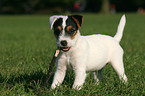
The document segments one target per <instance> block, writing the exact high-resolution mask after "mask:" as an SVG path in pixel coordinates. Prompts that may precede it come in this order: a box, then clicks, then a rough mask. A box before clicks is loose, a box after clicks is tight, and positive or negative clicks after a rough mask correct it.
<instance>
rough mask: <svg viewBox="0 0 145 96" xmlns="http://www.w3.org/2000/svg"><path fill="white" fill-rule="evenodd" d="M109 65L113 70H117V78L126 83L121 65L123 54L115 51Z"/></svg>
mask: <svg viewBox="0 0 145 96" xmlns="http://www.w3.org/2000/svg"><path fill="white" fill-rule="evenodd" d="M111 65H112V67H113V68H114V70H115V71H116V72H117V74H118V76H119V79H120V80H121V81H123V83H124V84H127V77H126V75H125V71H124V65H123V54H118V53H117V52H116V53H115V54H114V56H113V58H112V60H111Z"/></svg>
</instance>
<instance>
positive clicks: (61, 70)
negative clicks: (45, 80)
mask: <svg viewBox="0 0 145 96" xmlns="http://www.w3.org/2000/svg"><path fill="white" fill-rule="evenodd" d="M66 68H67V64H66V57H65V56H63V55H61V56H60V57H59V59H58V62H57V69H56V72H55V75H54V78H53V83H52V85H51V88H52V89H55V88H56V86H59V85H60V84H61V83H62V82H63V80H64V77H65V73H66Z"/></svg>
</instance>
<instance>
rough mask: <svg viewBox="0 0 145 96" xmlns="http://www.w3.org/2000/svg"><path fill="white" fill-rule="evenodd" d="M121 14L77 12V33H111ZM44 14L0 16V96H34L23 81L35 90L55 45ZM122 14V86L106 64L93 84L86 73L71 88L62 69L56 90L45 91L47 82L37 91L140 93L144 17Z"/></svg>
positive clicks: (144, 76)
mask: <svg viewBox="0 0 145 96" xmlns="http://www.w3.org/2000/svg"><path fill="white" fill-rule="evenodd" d="M121 15H122V14H116V15H103V14H83V16H84V23H83V25H82V29H81V30H80V31H81V34H82V35H90V34H107V35H111V36H114V34H115V33H116V29H117V26H118V23H119V20H120V18H121ZM49 16H50V15H48V16H47V15H20V16H19V15H18V16H17V15H16V16H10V15H8V16H0V94H1V95H7V96H12V95H14V96H15V95H20V96H21V95H27V96H29V95H36V94H35V90H34V89H31V88H29V87H28V85H33V86H35V87H36V88H37V89H38V88H39V87H40V85H41V84H42V82H43V81H44V79H45V77H46V75H47V69H48V66H49V63H50V61H51V58H52V56H53V53H54V50H55V48H56V43H55V38H54V36H53V32H52V31H51V30H50V28H49V24H48V19H49ZM126 18H127V23H126V27H125V30H124V35H123V38H122V41H121V42H120V44H121V46H122V47H123V49H124V66H125V72H126V75H127V77H128V82H129V84H128V86H125V85H123V84H122V83H120V81H119V79H118V76H117V74H116V72H115V71H114V70H113V68H112V67H111V65H109V64H108V65H107V66H105V67H104V71H103V74H104V79H105V81H104V82H103V83H101V84H100V85H98V86H97V85H95V84H94V83H93V76H92V74H90V75H89V76H88V77H87V79H86V82H85V84H84V87H83V89H82V90H80V91H76V90H71V87H72V84H73V80H74V74H73V72H72V71H70V70H67V74H66V78H65V80H64V82H63V84H62V85H61V86H60V87H59V88H58V89H57V90H53V91H49V87H50V86H46V87H45V88H44V89H43V91H44V92H42V93H41V94H40V95H50V96H52V95H55V96H62V95H65V96H74V95H76V96H82V95H84V96H93V95H101V96H102V95H104V96H107V95H110V96H113V95H129V96H133V95H134V96H137V95H138V96H143V95H145V15H141V14H135V13H128V14H126ZM54 72H55V70H54ZM51 81H52V78H51ZM51 81H50V82H49V83H51Z"/></svg>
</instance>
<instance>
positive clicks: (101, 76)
mask: <svg viewBox="0 0 145 96" xmlns="http://www.w3.org/2000/svg"><path fill="white" fill-rule="evenodd" d="M93 76H94V82H95V83H96V84H97V85H98V84H99V81H101V82H103V81H104V77H103V68H102V69H101V70H98V76H96V72H93Z"/></svg>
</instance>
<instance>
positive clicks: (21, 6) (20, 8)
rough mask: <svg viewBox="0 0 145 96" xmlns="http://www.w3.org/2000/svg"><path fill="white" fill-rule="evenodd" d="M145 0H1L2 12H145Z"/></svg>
mask: <svg viewBox="0 0 145 96" xmlns="http://www.w3.org/2000/svg"><path fill="white" fill-rule="evenodd" d="M144 9H145V0H0V14H48V13H65V12H96V13H97V12H102V13H115V12H137V11H139V12H141V13H142V12H144Z"/></svg>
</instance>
